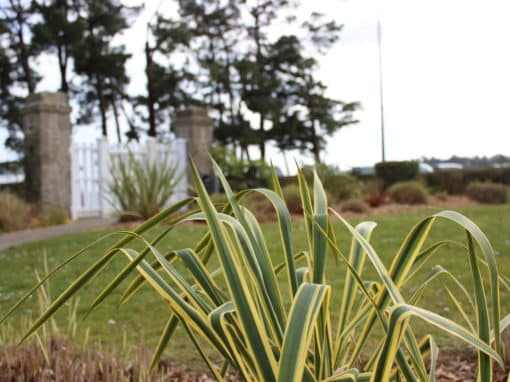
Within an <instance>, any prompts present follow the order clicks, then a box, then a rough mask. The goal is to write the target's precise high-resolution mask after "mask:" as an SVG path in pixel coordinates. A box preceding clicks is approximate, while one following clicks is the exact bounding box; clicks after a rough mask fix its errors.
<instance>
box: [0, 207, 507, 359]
mask: <svg viewBox="0 0 510 382" xmlns="http://www.w3.org/2000/svg"><path fill="white" fill-rule="evenodd" d="M433 211H434V210H420V211H414V212H406V213H399V214H388V215H381V216H375V217H373V218H372V219H370V220H373V221H375V222H377V223H378V227H377V229H376V230H375V232H374V235H373V237H372V243H373V245H374V247H375V249H376V251H377V252H378V253H379V255H380V256H381V257H382V259H383V261H384V263H385V264H386V265H389V264H390V262H391V259H392V256H394V254H395V253H396V251H397V249H398V247H399V245H400V243H401V242H402V240H403V239H404V237H405V235H406V233H407V232H408V231H409V229H410V228H411V227H412V226H413V225H414V224H415V223H417V222H418V221H419V220H420V219H421V218H423V217H425V216H427V215H429V214H431V213H432V212H433ZM459 212H461V213H463V214H465V215H467V216H468V217H469V218H471V219H472V220H474V221H475V222H476V223H477V224H478V225H479V226H480V227H481V229H482V230H483V231H484V232H485V233H486V234H487V236H488V237H489V240H490V241H491V242H492V244H493V246H494V248H495V250H496V251H497V253H498V265H499V267H500V270H501V271H502V273H503V274H504V275H506V276H508V275H510V205H504V206H488V207H486V206H483V207H471V208H466V209H461V210H459ZM358 222H359V219H351V223H358ZM263 228H264V232H265V234H266V237H267V243H268V245H269V250H270V252H271V253H272V254H274V257H275V259H274V263H275V264H276V263H279V262H280V261H281V260H282V257H281V254H280V252H281V251H280V246H279V245H280V244H279V243H280V242H279V239H278V237H277V232H278V229H277V227H276V224H275V223H266V224H264V226H263ZM336 228H337V229H336V231H337V233H338V236H337V238H338V241H339V243H340V247H341V249H343V250H344V251H345V252H347V251H348V248H349V243H350V239H349V236H348V234H347V233H346V231H345V229H342V228H341V226H340V224H337V225H336ZM204 231H205V226H204V225H198V224H197V225H193V226H190V225H188V226H183V227H179V228H177V229H175V230H174V231H173V232H172V233H171V234H170V235H169V236H168V237H167V238H166V239H165V241H164V242H162V243H161V245H159V248H161V249H166V250H167V249H171V248H182V247H187V246H190V245H192V244H193V243H194V242H195V241H196V239H197V238H199V237H200V235H201V234H202V233H203V232H204ZM110 232H113V231H101V232H90V233H80V234H74V235H67V236H62V237H58V238H54V239H49V240H46V241H42V242H37V243H31V244H27V245H23V246H19V247H15V248H11V249H8V250H6V251H3V252H0V264H1V266H0V314H3V313H5V312H6V311H7V309H8V308H9V307H10V306H12V304H14V302H15V301H16V300H17V299H18V298H19V297H20V296H21V295H22V294H23V292H25V291H26V290H27V289H28V288H29V287H31V286H32V285H33V284H34V282H35V270H39V271H40V272H41V273H42V267H43V254H44V253H46V254H47V258H48V262H49V266H50V268H52V267H54V266H55V265H57V264H59V263H60V262H62V261H63V260H64V259H66V258H67V257H68V256H69V255H70V254H72V253H73V252H75V251H76V250H78V249H80V248H82V247H84V246H85V245H86V244H88V243H90V242H91V241H93V240H95V239H97V238H99V237H102V236H104V235H105V234H107V233H110ZM157 232H158V229H155V230H153V231H151V232H149V233H148V234H147V235H148V237H151V236H153V235H155V234H156V233H157ZM439 238H446V239H459V240H462V238H463V232H462V231H461V230H460V229H459V228H458V227H457V226H454V225H453V224H449V223H446V222H441V223H439V224H437V226H435V228H434V230H433V234H432V239H436V240H437V239H439ZM114 240H115V237H110V238H108V239H107V240H106V241H105V242H104V243H102V244H101V245H100V246H98V247H97V248H95V249H94V250H91V251H88V252H86V254H85V255H83V256H82V257H81V258H78V259H77V260H76V261H74V262H73V263H71V265H70V266H68V267H67V269H66V270H65V271H63V272H61V274H59V275H58V276H57V277H55V279H53V281H52V283H51V292H52V295H54V296H55V295H56V292H58V291H59V290H62V288H64V287H65V286H66V285H67V284H68V283H70V282H71V281H72V280H73V278H74V277H76V276H77V275H78V274H79V273H80V272H81V271H82V270H83V269H85V267H86V266H87V265H88V264H91V262H92V261H94V260H95V259H96V258H97V257H98V256H99V255H100V253H101V249H104V248H106V247H107V246H108V244H109V243H112V242H113V241H114ZM304 241H305V235H304V227H303V223H302V222H299V221H298V222H295V224H294V244H295V250H296V251H297V250H299V249H302V248H304V247H305V242H304ZM124 264H125V259H124V258H121V257H120V256H119V257H118V259H117V260H116V261H114V262H113V263H112V265H111V266H110V267H109V268H107V269H106V270H105V271H104V272H103V274H102V275H101V276H100V277H99V278H98V279H97V281H95V282H94V283H93V284H90V285H87V286H86V287H85V289H84V290H83V291H82V293H81V294H80V302H81V304H80V312H81V313H84V312H85V311H86V309H87V303H90V302H91V301H92V299H93V298H94V296H95V294H97V293H98V292H99V290H100V286H104V285H106V282H107V280H108V279H111V278H112V277H113V276H114V275H115V273H116V272H117V271H118V270H119V269H121V267H122V266H123V265H124ZM436 264H441V265H442V266H443V267H445V268H447V269H449V270H450V271H452V273H455V274H456V275H457V276H458V277H459V279H460V280H461V281H462V282H463V283H465V284H466V285H467V284H468V283H469V281H470V273H469V265H468V262H467V257H466V256H465V254H463V253H462V252H460V251H459V250H458V249H454V248H453V247H452V248H447V249H444V250H443V251H442V252H441V253H439V254H438V255H436V257H434V258H433V259H432V261H431V262H430V264H428V266H427V267H426V269H427V270H430V269H431V268H432V266H434V265H436ZM212 266H214V263H213V264H212ZM344 271H345V269H344V267H343V266H342V264H341V263H337V262H336V261H335V259H334V258H333V256H331V257H330V259H329V263H328V265H327V272H328V278H329V280H330V281H331V282H332V284H333V304H337V306H339V305H338V302H339V296H340V293H338V291H340V290H341V288H342V283H343V274H344ZM425 273H426V272H424V274H423V276H424V275H425ZM367 278H368V279H370V278H372V279H375V273H374V274H369V275H368V277H367ZM418 279H419V278H418ZM417 282H418V280H417ZM284 284H285V281H284V280H282V285H284ZM403 292H404V294H405V295H409V294H408V292H410V291H403ZM502 292H503V294H502V306H503V314H508V313H510V293H509V292H508V291H506V290H503V291H502ZM118 296H120V291H118V292H117V293H116V294H115V295H114V296H112V297H110V298H109V299H107V300H106V301H105V302H104V303H103V304H102V305H101V306H100V307H99V308H98V309H97V310H96V311H95V312H94V313H92V314H91V315H90V316H89V317H88V318H87V320H86V321H82V320H81V319H80V320H79V325H80V327H81V330H82V332H81V333H83V330H84V329H85V328H89V329H90V334H91V338H92V339H99V338H100V339H102V340H103V341H104V342H106V343H120V341H121V340H122V337H123V335H124V333H125V334H126V335H127V338H128V341H129V343H132V344H138V343H140V341H142V340H143V341H144V342H145V343H146V344H148V345H153V344H154V343H155V342H156V341H157V338H158V335H159V332H160V330H161V329H162V327H163V324H164V322H165V320H166V318H167V315H168V314H167V308H166V305H165V304H164V303H162V300H161V299H160V298H159V297H158V296H157V295H156V294H155V293H153V292H152V291H151V290H150V289H149V288H145V289H144V290H142V291H141V292H140V294H139V295H138V296H137V297H136V298H135V299H133V300H132V301H131V302H129V303H128V304H127V305H125V306H123V307H121V308H118V307H117V301H116V297H118ZM34 300H35V299H32V300H31V301H30V302H29V303H27V304H25V305H24V306H23V307H22V308H21V309H20V311H19V313H18V314H17V315H16V316H15V317H14V320H12V321H11V323H12V324H13V325H16V324H17V323H19V322H20V319H19V318H20V316H21V315H24V316H27V315H30V314H33V313H31V312H33V311H34V310H35V309H36V307H35V301H34ZM423 305H425V306H427V307H430V308H433V309H434V310H436V311H439V312H440V313H441V314H445V315H450V317H453V318H454V319H458V318H459V315H457V314H456V313H455V312H454V309H453V308H452V306H451V304H450V303H449V301H448V299H447V297H446V295H445V293H444V291H443V290H442V289H441V287H440V283H436V284H435V286H434V287H433V288H431V289H430V290H429V291H428V292H427V293H426V295H425V301H424V303H423ZM59 317H60V320H63V319H64V318H65V317H66V314H65V312H61V313H60V316H59ZM419 328H421V326H419ZM440 343H443V344H446V345H453V346H455V343H454V342H449V340H442V341H440ZM191 349H192V345H190V344H189V342H188V340H187V338H186V336H185V335H184V334H183V333H179V334H178V335H177V336H176V338H175V340H174V342H173V343H172V346H170V350H169V355H171V356H173V357H175V358H177V359H179V360H181V361H184V362H191V361H193V359H195V358H197V357H198V356H197V355H196V354H195V353H194V352H193V351H192V350H191Z"/></svg>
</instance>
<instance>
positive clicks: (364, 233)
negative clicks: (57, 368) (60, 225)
mask: <svg viewBox="0 0 510 382" xmlns="http://www.w3.org/2000/svg"><path fill="white" fill-rule="evenodd" d="M215 167H216V171H217V175H218V176H219V178H220V181H221V182H222V185H223V188H224V190H225V194H226V197H227V201H226V202H225V203H224V205H223V207H222V208H220V210H219V211H218V209H217V208H218V207H215V206H214V205H213V203H212V202H211V199H210V197H209V195H208V194H207V193H206V191H205V188H204V185H203V183H202V181H201V179H200V176H199V174H198V171H197V169H196V168H195V166H194V165H193V164H192V165H191V168H192V174H193V180H194V183H195V188H196V193H197V197H195V198H188V199H185V200H182V201H181V202H179V203H177V204H175V205H173V206H171V207H169V208H167V209H165V210H164V211H162V212H161V213H160V214H158V215H156V216H154V217H152V218H151V219H149V220H147V221H146V222H145V223H143V224H142V225H140V226H139V227H138V228H136V229H135V230H134V231H133V232H123V233H120V235H121V238H120V239H119V240H118V241H117V242H116V243H115V244H114V245H113V246H111V247H110V248H109V249H107V250H106V251H105V252H104V254H103V255H102V256H100V257H99V258H98V259H97V261H96V262H95V263H94V264H93V265H92V266H90V268H88V269H86V270H85V271H84V272H83V273H82V274H81V275H80V276H79V277H78V278H77V279H76V280H75V281H74V282H73V283H72V284H70V285H69V287H68V288H67V289H66V290H65V291H64V292H62V294H61V295H60V296H59V297H57V299H55V300H54V301H53V303H52V304H51V306H50V307H49V308H48V309H47V310H46V312H44V313H43V314H42V315H41V316H40V318H39V319H38V320H37V321H36V322H35V323H34V325H33V326H32V328H30V330H28V332H27V333H26V335H25V337H28V336H30V335H32V334H33V333H34V332H35V331H36V330H37V329H38V328H39V327H40V326H41V325H42V324H43V323H44V322H45V321H46V320H48V319H49V318H50V317H51V316H52V315H53V314H54V313H55V312H56V311H57V310H58V309H59V308H60V307H62V306H63V305H64V304H65V303H66V301H67V300H68V299H69V298H71V297H72V296H73V295H75V294H76V293H77V292H78V291H79V290H80V288H82V287H83V286H84V285H86V284H87V283H88V282H90V281H92V280H95V277H96V276H97V275H98V274H99V273H100V272H101V271H102V270H103V269H105V268H106V267H107V266H108V265H109V264H110V262H111V260H112V258H113V257H116V256H120V257H124V258H126V266H125V267H124V269H123V270H121V271H120V272H119V273H118V274H117V275H116V276H115V278H114V279H112V280H111V281H110V282H109V283H108V284H107V285H106V286H105V287H104V289H103V290H102V291H101V292H100V293H99V294H98V296H97V298H96V299H95V300H94V301H93V302H92V304H91V306H90V309H89V313H90V312H91V311H93V310H94V309H95V308H97V306H98V305H99V304H101V303H103V302H104V300H105V298H106V297H108V296H109V295H110V294H112V292H113V291H114V290H115V289H116V288H118V287H120V285H121V283H122V282H123V281H125V280H130V282H129V284H128V285H127V286H126V287H124V288H125V289H124V291H123V293H122V295H121V297H120V303H121V304H124V303H126V302H128V301H129V300H131V299H132V298H133V296H135V295H136V294H137V292H138V291H139V290H140V288H141V287H142V286H143V285H149V286H150V287H152V289H153V290H154V292H155V293H157V294H158V295H160V296H161V298H162V304H167V306H168V308H169V313H168V318H167V323H166V325H165V326H164V328H162V334H161V337H160V340H159V343H158V345H157V347H156V349H155V352H154V356H153V361H152V365H153V366H154V365H156V364H157V361H158V359H159V357H160V356H161V354H162V352H163V350H164V349H165V347H167V345H168V344H169V343H170V341H171V339H172V336H173V334H174V333H175V330H176V328H177V327H179V326H180V327H182V328H183V329H184V330H185V331H186V332H187V334H188V335H189V338H190V340H191V341H192V342H193V343H194V344H195V345H196V348H197V350H198V352H199V353H200V355H201V356H202V358H203V360H204V362H205V364H206V365H207V367H208V368H209V370H210V372H211V374H212V375H213V376H214V378H216V379H217V380H222V379H223V378H224V376H225V375H226V373H227V371H228V370H229V369H234V370H237V372H238V373H239V374H240V375H241V376H242V378H244V379H245V380H247V381H264V382H266V381H269V382H270V381H280V382H289V381H328V382H329V381H369V380H370V381H391V380H394V381H402V380H407V381H428V380H434V378H435V374H434V373H435V367H436V361H437V357H438V347H437V345H436V341H435V338H434V336H433V335H432V334H426V335H421V336H420V337H418V336H417V333H418V331H417V330H415V329H416V328H415V322H416V321H418V320H421V321H424V322H425V323H427V324H429V325H430V327H435V328H436V329H437V328H438V329H440V330H441V331H442V332H443V333H445V334H448V335H451V336H454V337H456V338H458V339H460V340H461V341H463V342H464V343H465V344H466V345H468V346H469V347H471V348H473V349H474V350H476V352H477V354H478V378H479V380H481V381H490V380H491V379H492V377H493V364H494V363H495V362H496V363H498V364H500V365H502V366H503V359H502V353H503V352H502V341H501V336H500V333H501V332H502V331H503V329H504V328H505V326H506V324H507V323H508V322H509V321H510V320H509V319H508V318H506V320H503V321H501V317H500V316H501V306H500V284H501V283H504V281H503V280H502V278H501V275H500V274H499V272H498V268H497V265H496V260H495V255H494V251H493V249H492V247H491V245H490V243H489V242H488V240H487V238H486V237H485V235H484V234H483V233H482V232H481V231H480V229H479V228H478V227H477V226H476V225H475V224H474V223H473V222H471V221H470V220H468V219H467V218H466V217H464V216H462V215H460V214H458V213H456V212H452V211H443V212H439V213H436V214H433V215H431V216H429V217H427V218H425V219H423V220H422V221H420V222H419V223H418V224H417V225H416V226H414V227H413V228H412V229H411V231H410V232H409V234H408V235H407V237H406V238H405V239H404V241H403V242H402V245H401V247H400V249H399V250H398V252H397V253H396V254H395V255H394V256H393V261H392V263H391V265H390V267H389V268H387V267H386V266H385V265H384V264H383V262H382V261H381V259H380V257H379V256H378V254H377V252H376V250H375V248H374V247H373V246H372V245H371V243H370V237H371V234H372V232H373V230H374V228H375V224H374V223H372V222H364V223H360V224H358V225H357V226H356V227H353V226H351V225H350V224H349V223H348V222H347V221H346V220H345V219H344V218H342V216H340V215H339V214H337V213H336V212H335V211H333V210H331V209H328V204H327V200H326V193H325V192H324V189H323V187H322V184H321V182H320V181H319V179H318V177H317V176H315V177H314V181H313V185H312V186H311V187H308V185H307V182H306V180H305V178H304V176H303V174H302V173H299V176H298V178H299V191H300V196H301V202H302V208H303V217H304V227H305V228H304V232H303V231H301V234H302V235H305V236H306V239H307V245H306V248H304V249H300V250H296V249H295V248H294V241H293V235H294V231H293V227H292V223H291V219H290V214H289V211H288V209H287V207H286V205H285V202H284V201H283V200H284V197H283V192H282V189H281V187H280V185H279V183H278V180H277V177H276V175H275V174H273V189H272V190H269V189H252V190H245V191H241V192H239V193H235V194H234V193H233V192H232V190H231V188H230V186H229V185H228V183H227V181H226V179H225V178H224V176H223V175H222V174H221V171H219V170H218V168H217V166H215ZM251 193H258V194H261V195H264V196H265V198H267V200H268V201H269V202H270V203H271V204H272V205H273V208H274V211H275V214H276V217H277V220H278V223H277V227H278V230H279V234H280V235H279V236H280V237H279V239H280V242H281V249H280V253H269V251H268V246H267V243H266V241H265V237H264V234H263V232H262V230H261V226H260V225H259V223H258V221H257V220H256V218H255V216H254V214H253V213H252V212H251V211H249V210H248V209H246V208H245V207H243V201H244V198H245V197H246V196H247V195H249V194H251ZM184 207H188V210H187V212H185V213H183V214H182V215H180V216H178V217H175V214H176V213H177V212H178V211H182V210H183V208H184ZM439 220H445V221H448V222H450V223H451V224H455V225H458V226H459V227H460V228H461V229H462V230H464V231H465V241H464V242H462V243H461V242H455V241H452V240H449V238H445V240H440V241H438V242H433V243H429V241H430V237H429V234H430V232H431V230H432V228H433V227H434V225H435V224H436V222H437V221H439ZM189 221H205V222H206V223H207V227H208V230H207V232H206V233H205V234H204V235H203V236H202V238H201V239H200V240H199V241H198V242H196V243H195V244H194V245H193V246H192V247H189V248H170V249H168V248H165V250H164V251H163V248H160V246H159V245H158V244H159V243H160V241H161V240H162V238H164V237H165V236H166V235H167V234H168V232H169V231H170V230H171V229H172V228H173V227H174V226H176V225H178V224H181V223H184V222H189ZM161 222H165V223H166V225H165V226H164V227H165V228H164V230H163V231H161V233H160V234H159V235H158V236H157V237H156V238H155V239H152V240H151V241H148V240H147V239H146V238H145V237H144V233H145V232H146V231H147V230H149V229H150V228H151V227H154V226H155V225H157V224H158V223H161ZM333 222H338V223H339V224H341V225H342V226H344V227H345V229H346V230H347V231H348V232H349V233H350V236H351V240H350V244H349V243H348V244H349V246H348V248H349V249H348V250H347V251H345V252H344V251H343V250H341V248H342V247H344V246H345V244H346V243H343V242H339V241H338V240H337V238H336V237H335V233H334V232H335V230H334V229H333V227H332V225H333ZM427 239H429V240H427ZM135 243H137V244H138V245H136V246H134V245H133V244H135ZM97 244H98V243H97V242H96V243H92V244H91V245H90V246H89V247H87V248H84V249H83V250H82V251H80V252H78V253H76V254H74V255H72V256H71V257H70V258H69V260H68V261H66V263H64V264H63V265H62V266H67V265H68V264H70V263H71V262H72V261H73V260H74V259H75V258H76V257H78V256H82V255H85V254H86V253H87V250H88V249H90V248H91V247H92V246H95V245H97ZM140 244H143V248H142V249H136V250H135V249H134V248H140ZM451 246H458V247H459V248H461V249H462V250H463V251H464V253H465V256H466V261H467V262H468V263H469V265H470V268H471V282H470V285H469V286H468V287H465V286H463V285H462V284H461V283H460V282H459V281H458V280H457V279H456V278H455V276H454V270H450V271H451V272H449V271H448V270H446V269H444V268H442V267H440V266H437V267H434V268H433V269H432V271H431V272H430V273H429V274H428V276H427V277H426V278H425V279H424V280H421V282H420V283H419V284H418V285H419V287H418V288H417V289H415V290H414V291H413V292H412V293H410V295H408V293H406V294H404V293H403V291H408V290H409V289H410V286H411V285H416V279H417V278H418V277H422V276H423V271H424V269H423V267H424V265H425V264H427V263H429V262H430V261H432V260H434V259H435V258H436V257H435V256H436V255H437V254H438V253H444V251H447V250H448V249H449V248H451ZM326 256H335V257H336V259H337V260H338V264H339V265H338V266H343V267H345V269H346V273H345V279H344V280H343V289H342V290H337V289H336V288H332V286H331V282H332V281H336V280H330V279H329V276H330V272H331V270H328V269H326ZM213 258H215V261H211V260H212V259H213ZM277 258H282V259H283V262H281V263H277V262H276V261H275V259H277ZM215 264H216V265H215ZM218 264H219V265H218ZM62 266H60V267H58V268H56V269H55V270H54V271H53V272H50V273H49V274H48V275H47V276H46V278H48V277H51V276H52V275H53V274H55V273H56V272H58V271H59V270H60V269H61V267H62ZM369 268H370V269H373V270H375V275H376V276H375V279H374V277H373V276H371V277H368V276H367V275H368V274H369V272H367V270H368V269H369ZM486 268H487V269H486ZM372 274H373V273H372ZM482 274H483V275H484V276H482ZM485 275H487V276H485ZM485 277H486V281H487V282H486V283H484V282H483V281H484V280H485ZM435 279H444V280H449V281H451V283H446V285H447V286H445V293H444V296H445V298H451V299H452V302H453V305H452V306H453V307H455V308H456V309H457V310H458V311H459V312H460V315H461V316H462V317H463V319H464V321H459V322H454V321H453V320H451V319H448V318H447V317H444V316H442V315H440V314H438V313H435V312H432V311H430V310H428V309H426V308H425V307H423V305H422V301H421V298H422V296H423V295H424V293H425V291H426V289H427V288H428V287H429V285H431V282H432V281H433V280H435ZM41 282H44V279H43V280H41ZM123 285H124V284H123ZM38 286H39V285H36V286H35V287H34V288H33V289H32V290H30V291H28V292H27V294H26V295H25V296H24V297H23V298H22V299H21V300H20V301H19V302H18V303H17V304H16V305H15V306H14V307H13V308H12V309H11V310H10V311H9V312H8V313H7V314H6V317H7V316H9V315H10V314H11V312H12V311H14V310H15V309H17V308H18V307H19V306H20V304H21V303H22V302H23V301H25V300H26V299H27V298H28V296H30V294H31V293H33V291H34V290H36V288H37V287H38ZM434 287H435V288H436V286H434ZM454 293H457V294H459V293H460V294H461V295H462V296H463V297H462V298H456V297H455V294H454ZM334 294H340V298H339V299H335V301H337V300H339V301H340V303H339V304H332V303H331V302H332V296H333V295H334ZM464 300H465V301H468V305H467V306H463V305H462V303H461V302H460V301H464ZM489 307H490V308H489ZM470 311H472V312H474V313H475V316H476V320H473V319H472V317H471V316H470V315H469V312H470ZM3 319H5V317H4V318H3ZM209 348H213V349H215V350H216V354H217V355H216V356H213V357H212V358H211V356H210V351H209ZM361 356H364V357H368V359H367V360H366V361H364V362H360V358H361ZM218 359H221V362H220V363H218V362H217V360H218Z"/></svg>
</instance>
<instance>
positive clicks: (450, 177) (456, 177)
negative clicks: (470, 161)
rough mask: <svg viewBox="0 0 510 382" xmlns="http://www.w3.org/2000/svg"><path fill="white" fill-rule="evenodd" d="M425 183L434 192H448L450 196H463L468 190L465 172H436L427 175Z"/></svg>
mask: <svg viewBox="0 0 510 382" xmlns="http://www.w3.org/2000/svg"><path fill="white" fill-rule="evenodd" d="M425 182H426V183H427V186H428V187H429V188H431V189H432V190H434V191H436V192H440V191H446V192H447V193H448V194H450V195H458V194H462V193H463V192H464V190H465V189H466V185H465V183H464V170H436V171H434V172H433V173H430V174H425Z"/></svg>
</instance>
